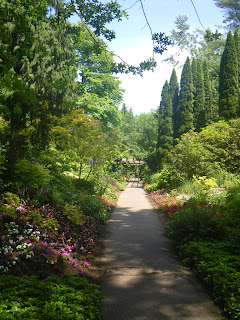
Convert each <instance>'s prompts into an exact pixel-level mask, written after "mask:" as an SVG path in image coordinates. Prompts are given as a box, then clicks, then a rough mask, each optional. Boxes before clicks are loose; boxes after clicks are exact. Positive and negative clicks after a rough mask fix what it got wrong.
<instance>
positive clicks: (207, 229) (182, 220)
mask: <svg viewBox="0 0 240 320" xmlns="http://www.w3.org/2000/svg"><path fill="white" fill-rule="evenodd" d="M196 202H198V201H196V200H195V201H191V202H190V203H188V205H187V206H185V207H183V209H182V210H180V211H178V212H176V213H175V214H174V215H173V216H172V217H171V219H170V221H168V222H167V223H166V231H167V233H168V235H169V237H170V238H172V239H174V240H175V241H177V243H185V242H188V241H191V240H197V239H205V238H210V239H221V238H222V237H223V235H224V232H225V230H224V228H223V226H222V223H223V222H222V220H221V217H219V216H218V215H216V211H215V209H214V208H211V207H209V208H208V207H205V206H203V205H201V204H199V203H196Z"/></svg>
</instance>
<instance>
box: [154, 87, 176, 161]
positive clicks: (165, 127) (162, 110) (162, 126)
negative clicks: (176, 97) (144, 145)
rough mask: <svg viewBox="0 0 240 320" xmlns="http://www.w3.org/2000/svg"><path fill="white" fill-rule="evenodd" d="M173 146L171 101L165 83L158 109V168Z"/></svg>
mask: <svg viewBox="0 0 240 320" xmlns="http://www.w3.org/2000/svg"><path fill="white" fill-rule="evenodd" d="M172 146H173V124H172V99H171V95H170V94H169V85H168V81H166V82H165V84H164V86H163V89H162V94H161V102H160V107H159V128H158V141H157V153H158V157H159V164H160V166H161V165H162V164H163V163H164V162H165V161H166V160H167V158H168V156H169V152H170V151H171V149H172Z"/></svg>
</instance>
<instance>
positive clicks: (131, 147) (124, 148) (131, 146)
mask: <svg viewBox="0 0 240 320" xmlns="http://www.w3.org/2000/svg"><path fill="white" fill-rule="evenodd" d="M121 115H122V123H121V126H120V137H121V146H120V151H121V155H122V157H123V158H136V159H142V158H144V157H146V155H148V154H149V153H151V152H153V151H155V148H156V143H157V141H156V140H157V130H158V121H157V115H156V112H155V111H151V112H149V113H146V114H145V113H141V114H140V115H134V113H133V111H132V110H131V108H130V109H129V110H128V109H127V108H126V106H125V105H124V106H123V108H122V111H121Z"/></svg>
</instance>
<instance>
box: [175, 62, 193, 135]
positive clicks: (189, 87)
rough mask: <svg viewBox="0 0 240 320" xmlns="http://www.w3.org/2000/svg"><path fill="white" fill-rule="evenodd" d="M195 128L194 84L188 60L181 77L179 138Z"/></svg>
mask: <svg viewBox="0 0 240 320" xmlns="http://www.w3.org/2000/svg"><path fill="white" fill-rule="evenodd" d="M192 128H193V83H192V71H191V63H190V59H189V58H187V60H186V62H185V64H184V66H183V70H182V75H181V81H180V97H179V112H178V128H177V137H180V136H181V135H182V134H183V133H186V132H188V131H189V130H191V129H192Z"/></svg>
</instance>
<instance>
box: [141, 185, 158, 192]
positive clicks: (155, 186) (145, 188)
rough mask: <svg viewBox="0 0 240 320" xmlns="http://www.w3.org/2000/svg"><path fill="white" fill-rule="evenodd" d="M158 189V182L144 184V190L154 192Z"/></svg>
mask: <svg viewBox="0 0 240 320" xmlns="http://www.w3.org/2000/svg"><path fill="white" fill-rule="evenodd" d="M157 189H158V184H157V183H151V184H146V185H145V186H144V190H145V191H147V192H152V191H155V190H157Z"/></svg>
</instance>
